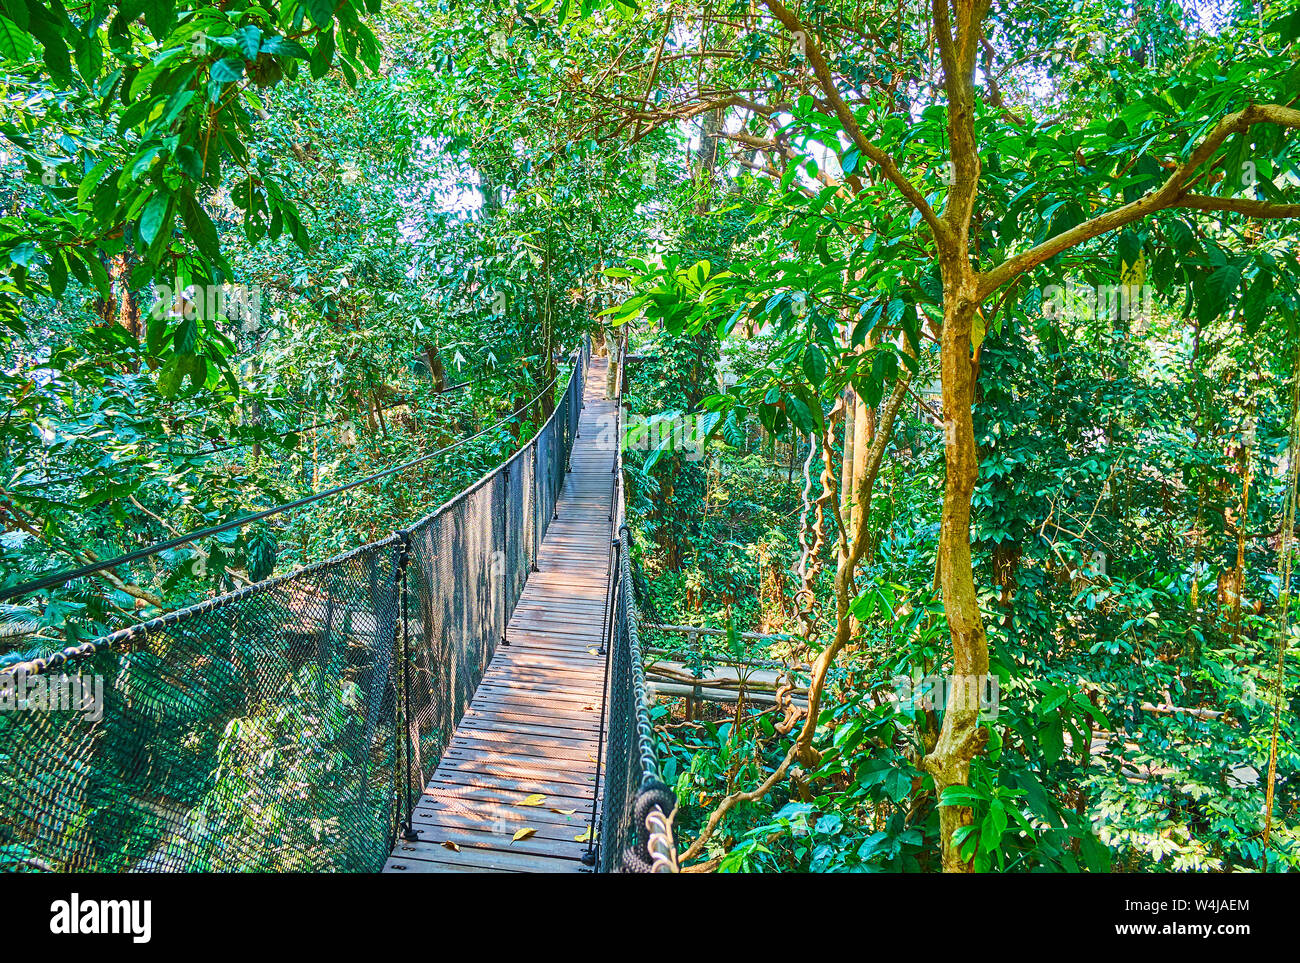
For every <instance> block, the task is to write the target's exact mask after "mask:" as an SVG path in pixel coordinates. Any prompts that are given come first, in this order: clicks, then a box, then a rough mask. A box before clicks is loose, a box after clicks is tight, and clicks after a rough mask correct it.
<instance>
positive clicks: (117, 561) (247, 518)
mask: <svg viewBox="0 0 1300 963" xmlns="http://www.w3.org/2000/svg"><path fill="white" fill-rule="evenodd" d="M559 377H560V376H559V374H558V373H557V374H556V375H555V377H553V378H551V380H550V381H549V382H548V383H547V384H546V386H545V387H543V388H542V390H541V391H540V392H538V393H537V394H536V395H534V396H533V397H532V398H531V399H530V400H528V401H526V402H525V403H524V404H522V405H520V406H519V407H518V408H516V409H515V410H514V411H512V412H511V413H510V414H508V415H506V416H505V417H504V418H502V419H500V420H499V421H497V422H495V423H493V424H491V425H489V426H488V427H487V428H484V429H482V430H480V431H478V432H475V433H474V434H472V435H469V436H467V437H465V438H461V439H459V440H458V441H456V442H454V443H452V444H450V445H447V446H446V447H444V448H440V449H438V450H437V451H433V452H429V453H428V454H427V455H421V456H420V457H418V458H413V459H411V460H410V461H406V462H403V463H402V464H400V465H394V466H393V467H391V468H386V469H384V470H383V471H378V472H374V473H373V474H370V475H367V476H365V477H364V478H358V479H356V480H354V481H350V482H346V483H344V484H342V485H336V486H335V487H333V488H330V489H327V490H325V491H323V492H316V493H315V494H312V495H306V496H304V497H302V498H298V499H295V500H294V501H291V502H286V503H284V504H282V505H276V506H274V507H272V508H267V509H263V510H261V511H258V512H253V513H251V514H249V515H244V516H241V517H239V518H234V519H231V520H230V521H228V522H221V523H220V524H218V525H212V526H209V527H207V528H202V529H199V530H197V531H194V532H189V533H187V534H184V535H178V536H176V537H175V538H170V539H167V540H166V541H163V542H156V543H155V544H153V545H148V546H145V547H144V548H139V549H135V550H134V551H131V552H126V553H124V554H122V555H118V556H116V557H114V558H110V559H103V560H101V561H98V562H93V563H91V564H89V565H83V566H81V567H79V568H75V569H68V570H67V571H64V572H55V573H54V574H52V575H46V576H43V577H41V578H38V579H33V580H32V581H30V582H24V583H22V584H21V585H17V586H14V587H12V588H7V589H4V590H2V591H0V602H7V601H9V600H10V599H15V598H20V597H22V596H24V595H30V594H32V593H33V592H40V591H43V590H44V589H47V588H55V587H57V586H59V585H63V584H64V583H66V582H70V581H72V580H73V579H78V578H85V577H86V576H88V575H94V574H96V573H98V572H103V571H105V570H107V569H110V568H116V567H117V566H119V565H126V564H128V563H129V562H138V561H140V560H141V559H145V558H150V557H151V556H154V555H157V554H159V553H161V552H165V551H168V550H170V549H173V548H178V547H180V546H181V545H186V544H188V543H190V542H195V541H198V540H199V539H203V538H210V537H211V536H213V535H220V534H222V533H224V532H228V531H231V530H232V529H236V528H242V527H243V526H245V525H249V524H251V523H253V522H258V521H262V520H263V519H266V518H271V517H272V516H275V515H280V514H283V513H285V512H289V511H293V510H295V509H298V508H303V507H305V506H307V505H311V504H313V503H314V502H318V501H321V500H323V499H325V498H330V497H332V496H334V495H340V494H342V493H343V492H347V491H351V490H352V489H354V488H360V487H361V486H362V485H369V484H371V483H372V482H376V481H379V480H380V479H383V478H388V477H390V476H392V475H395V474H398V473H399V472H403V471H406V470H407V469H410V468H414V467H415V466H416V465H421V464H424V463H425V462H427V461H431V460H432V459H434V458H438V457H441V456H442V455H445V454H447V453H448V452H451V451H455V450H456V449H457V448H460V447H461V446H462V445H466V444H468V443H469V442H471V441H475V440H477V439H479V438H482V437H483V436H484V435H487V434H489V433H491V432H493V431H496V430H497V429H498V428H500V427H502V426H503V425H506V424H508V423H509V422H510V421H512V420H513V419H515V418H517V417H519V415H520V414H521V413H523V412H524V411H526V410H527V409H528V408H530V407H531V406H532V405H534V404H536V403H537V402H538V401H539V400H540V399H541V398H542V397H543V395H545V394H546V392H547V391H549V390H550V389H551V388H552V387H554V385H555V382H556V381H558V380H559ZM489 474H490V473H489Z"/></svg>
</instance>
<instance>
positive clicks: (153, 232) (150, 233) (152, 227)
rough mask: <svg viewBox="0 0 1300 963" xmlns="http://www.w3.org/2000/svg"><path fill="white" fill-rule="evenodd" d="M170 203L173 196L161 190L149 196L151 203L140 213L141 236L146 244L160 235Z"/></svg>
mask: <svg viewBox="0 0 1300 963" xmlns="http://www.w3.org/2000/svg"><path fill="white" fill-rule="evenodd" d="M170 204H171V198H170V197H169V196H168V195H166V194H164V193H162V192H161V191H159V192H158V193H155V194H154V196H153V197H151V198H149V203H148V204H146V205H145V206H144V211H143V212H142V213H141V214H140V236H141V237H142V238H144V242H145V244H152V243H153V239H154V238H155V237H157V236H158V228H159V227H161V226H162V223H163V221H164V220H166V218H167V208H168V206H169V205H170Z"/></svg>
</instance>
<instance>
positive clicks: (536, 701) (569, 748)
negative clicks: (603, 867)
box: [384, 358, 615, 873]
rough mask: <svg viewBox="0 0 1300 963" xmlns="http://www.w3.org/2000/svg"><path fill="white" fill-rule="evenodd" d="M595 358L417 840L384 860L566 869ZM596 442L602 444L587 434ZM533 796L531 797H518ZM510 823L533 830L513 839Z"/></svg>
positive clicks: (453, 869)
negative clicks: (518, 591) (566, 454)
mask: <svg viewBox="0 0 1300 963" xmlns="http://www.w3.org/2000/svg"><path fill="white" fill-rule="evenodd" d="M606 366H607V362H606V361H605V359H603V358H592V359H591V364H590V367H589V368H588V371H587V385H586V398H585V401H586V407H585V408H584V410H583V412H582V418H581V423H580V425H579V429H578V438H577V441H576V442H575V443H574V447H573V454H572V457H571V459H570V465H571V467H572V469H573V471H572V472H571V473H570V474H568V475H567V476H566V477H565V483H564V489H563V491H562V492H561V494H560V499H559V502H558V510H559V517H558V518H556V519H555V520H554V521H553V522H551V527H550V528H549V529H548V530H547V532H546V537H545V538H544V539H543V540H542V544H541V547H540V549H539V551H538V571H537V572H534V573H533V574H532V575H530V576H529V578H528V584H527V585H526V586H525V587H524V591H523V595H522V596H521V597H520V599H519V604H518V606H516V608H515V611H514V614H513V616H512V617H511V619H510V626H509V629H508V630H507V633H506V638H507V639H508V640H509V643H510V644H509V645H508V646H504V647H500V648H498V649H497V653H496V657H495V658H494V659H493V660H492V664H491V665H489V666H488V671H487V674H486V675H485V676H484V678H483V682H482V683H481V684H480V685H479V687H478V690H477V692H475V694H474V701H473V702H472V703H471V704H470V707H469V709H468V710H466V712H465V718H464V719H463V720H462V721H461V724H460V726H459V727H458V728H457V729H456V734H455V736H454V737H453V738H452V741H451V745H450V746H449V747H448V749H447V752H446V754H445V755H444V756H443V759H442V762H441V764H440V765H439V766H438V769H437V771H436V772H435V773H434V774H433V777H432V779H430V781H429V785H428V786H427V787H426V788H425V790H424V795H423V797H422V798H421V800H420V801H419V802H418V803H417V804H416V808H415V817H414V820H413V823H414V828H415V829H416V831H417V832H418V833H419V834H420V841H419V842H406V841H403V840H400V839H399V840H398V841H397V845H396V847H395V848H394V850H393V854H392V856H391V857H390V858H389V860H388V862H387V864H386V865H385V867H384V872H386V873H399V872H400V873H464V872H469V873H482V872H487V873H491V872H515V873H521V872H522V873H576V872H582V871H583V870H584V869H585V867H584V866H583V865H582V863H581V859H582V855H583V853H584V852H586V850H587V843H586V841H585V840H586V838H587V836H586V834H587V828H588V826H589V825H590V820H591V807H592V797H593V796H594V795H595V793H596V791H597V772H596V768H597V767H596V755H597V741H598V736H599V732H600V721H601V720H600V713H601V695H602V693H601V689H602V685H603V682H604V671H605V658H604V656H602V655H600V654H599V651H598V650H599V648H600V641H601V635H602V632H603V630H604V617H605V604H606V596H605V593H606V590H607V588H608V579H609V538H610V522H609V512H610V503H611V501H612V499H613V497H614V492H613V489H614V476H613V469H614V456H615V450H614V446H613V444H612V435H613V432H612V431H609V432H607V434H608V435H609V436H610V437H609V438H602V437H601V428H602V427H603V426H604V424H606V423H608V421H609V420H611V419H612V418H613V417H614V408H615V402H613V401H606V400H605V397H604V395H605V374H606ZM602 442H603V445H602V444H601V443H602ZM530 796H542V797H544V798H543V799H541V801H540V804H539V805H529V806H525V805H521V804H522V803H523V801H524V800H526V799H528V798H529V797H530ZM521 829H532V830H534V832H533V834H532V835H530V836H528V837H527V838H525V839H520V840H518V841H516V840H515V839H514V837H515V834H516V833H517V832H518V831H519V830H521Z"/></svg>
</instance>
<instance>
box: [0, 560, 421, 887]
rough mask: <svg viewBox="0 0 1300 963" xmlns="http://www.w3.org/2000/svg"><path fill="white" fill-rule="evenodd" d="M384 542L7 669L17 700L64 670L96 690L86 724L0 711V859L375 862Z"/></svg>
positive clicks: (139, 866) (388, 720)
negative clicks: (97, 698) (96, 703)
mask: <svg viewBox="0 0 1300 963" xmlns="http://www.w3.org/2000/svg"><path fill="white" fill-rule="evenodd" d="M398 547H399V539H398V538H397V537H396V536H393V537H390V538H388V539H385V540H384V541H382V542H379V543H377V544H374V545H369V546H366V547H364V548H361V549H358V550H356V551H354V552H350V553H348V554H346V555H343V556H340V557H339V558H336V559H332V560H330V561H328V562H324V563H321V564H319V565H315V566H312V567H311V568H308V569H304V570H302V571H300V572H298V573H295V574H293V575H290V576H285V577H282V578H277V579H272V580H270V581H268V582H264V583H261V584H260V585H257V586H254V587H252V588H250V589H245V590H243V591H240V592H236V593H233V594H231V595H227V596H223V597H221V598H218V599H214V600H212V601H211V602H207V603H204V604H202V605H198V606H195V607H194V608H192V609H189V610H185V611H181V612H177V613H173V614H171V615H168V616H165V617H163V618H160V619H156V620H154V621H152V622H148V623H145V624H144V625H140V626H136V627H134V628H131V629H126V630H123V631H121V632H117V633H115V634H113V635H111V636H108V637H106V638H104V639H100V640H98V641H96V642H93V643H90V644H88V645H86V646H82V647H80V648H79V649H77V650H72V651H71V652H70V653H68V654H61V655H59V656H56V657H54V658H53V659H50V660H42V661H40V662H37V663H28V664H27V666H26V667H25V668H24V667H18V668H17V669H14V670H9V671H7V672H6V676H7V677H8V684H9V685H10V686H12V687H13V689H14V690H15V691H16V689H17V687H18V686H20V685H21V686H23V687H24V688H25V689H27V692H28V695H29V696H30V694H31V688H30V687H33V686H38V685H39V686H41V687H44V688H45V689H47V690H48V688H49V686H50V685H51V684H53V683H55V682H57V681H59V680H63V679H84V680H87V681H88V682H89V683H91V685H92V691H93V686H95V685H99V686H102V693H103V703H102V708H103V717H102V719H100V720H99V721H93V718H92V717H88V715H87V714H86V713H85V712H83V711H77V710H76V709H75V708H74V709H72V710H71V711H69V710H68V709H66V708H65V709H64V710H61V711H55V710H53V709H52V708H49V707H46V708H41V707H40V706H35V707H33V706H30V705H29V706H27V707H26V708H20V707H15V708H14V709H11V710H10V711H6V712H3V713H0V869H6V870H11V871H12V870H19V871H21V870H38V871H39V870H53V871H74V870H96V871H101V872H113V871H118V872H122V871H151V870H155V871H242V870H262V871H276V872H286V871H323V870H372V869H377V868H378V867H380V866H382V865H383V861H384V858H385V857H386V856H387V854H388V851H389V848H390V842H391V836H392V826H393V824H394V818H395V801H396V792H395V790H396V786H395V777H396V770H395V768H394V762H395V752H394V747H395V745H396V738H395V735H396V715H395V711H396V700H395V698H394V688H393V685H392V678H393V672H392V664H393V656H394V651H395V649H394V640H395V631H396V627H397V619H398V610H397V598H398V595H397V588H398V586H397V580H396V578H397V573H398V568H397V553H398ZM38 680H39V682H38ZM91 715H92V716H93V713H92V714H91Z"/></svg>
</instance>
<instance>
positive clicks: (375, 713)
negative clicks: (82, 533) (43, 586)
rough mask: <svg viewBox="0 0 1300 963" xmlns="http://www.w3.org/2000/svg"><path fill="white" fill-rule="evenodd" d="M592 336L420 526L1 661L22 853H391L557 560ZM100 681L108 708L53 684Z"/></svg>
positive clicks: (93, 863)
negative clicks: (32, 657)
mask: <svg viewBox="0 0 1300 963" xmlns="http://www.w3.org/2000/svg"><path fill="white" fill-rule="evenodd" d="M587 357H588V352H587V349H586V348H585V346H584V348H583V350H581V351H580V352H579V353H578V359H577V361H576V364H575V366H574V370H573V374H572V376H571V377H570V379H569V384H568V387H567V388H566V390H565V392H564V393H563V395H562V396H561V398H560V401H559V403H558V404H557V406H556V410H555V413H554V415H553V416H552V417H551V418H550V419H549V420H548V422H547V423H546V425H545V426H544V427H543V428H542V430H541V431H540V432H539V433H538V435H537V436H536V437H535V438H534V439H532V440H531V441H530V442H529V443H528V444H527V445H526V446H525V447H524V448H523V450H521V451H520V452H519V453H518V454H517V455H515V456H514V457H513V458H512V459H510V461H508V462H507V463H506V464H505V465H503V466H502V467H501V468H499V469H498V470H497V471H495V472H494V473H492V474H491V475H489V476H487V477H486V478H484V479H483V480H481V481H480V482H479V483H478V484H476V485H475V486H473V487H472V488H471V489H469V490H468V491H466V492H465V493H463V494H462V495H461V496H459V497H458V498H456V499H455V500H453V501H452V502H450V503H448V504H447V505H445V506H443V507H442V508H441V509H439V510H438V511H437V512H435V513H434V514H433V515H431V516H429V517H428V518H426V519H423V520H421V521H420V522H417V523H416V524H415V525H414V526H412V528H411V529H410V530H409V531H404V532H399V533H396V534H394V535H392V536H390V537H389V538H386V539H384V540H383V541H381V542H377V543H374V544H372V545H367V546H364V547H362V548H360V549H357V550H355V551H353V552H349V553H347V554H346V555H342V556H339V557H337V558H334V559H331V560H329V561H326V562H322V563H319V564H317V565H313V566H310V567H308V568H306V569H303V570H301V571H299V572H296V573H293V574H291V575H287V576H282V577H279V578H275V579H270V580H268V581H266V582H262V583H259V584H258V585H255V586H252V587H250V588H247V589H243V590H241V591H238V592H234V593H231V594H228V595H225V596H222V597H220V598H217V599H213V600H211V601H209V602H204V603H202V604H200V605H196V606H193V607H191V608H189V609H185V610H182V611H178V612H174V613H170V614H168V615H166V616H164V617H162V618H159V619H155V620H153V621H151V622H148V623H145V624H142V625H138V626H134V627H132V628H130V629H125V630H123V631H121V632H117V633H114V634H113V635H110V636H107V637H105V638H102V639H98V640H96V641H94V642H91V643H88V644H86V645H83V646H79V647H77V648H75V649H70V650H67V651H65V652H62V653H59V654H58V655H56V656H53V657H51V658H50V659H44V660H37V661H36V662H32V663H25V664H22V665H18V666H10V667H7V668H6V669H4V670H3V671H0V699H4V698H6V694H8V695H7V697H8V698H9V699H10V702H12V703H13V704H12V705H10V704H5V705H4V706H3V707H2V708H3V711H0V870H7V871H77V870H93V871H101V872H121V871H271V872H291V871H373V870H378V869H380V868H381V867H382V866H383V863H384V860H385V859H386V858H387V856H388V854H389V853H390V852H391V849H392V844H393V839H394V836H395V833H396V830H397V827H398V826H399V825H401V824H402V823H403V822H406V821H407V820H409V818H410V809H411V806H412V805H413V801H414V800H415V799H417V798H418V796H419V792H420V790H421V789H422V788H423V785H424V782H425V780H426V779H427V778H428V775H429V774H430V772H431V771H432V769H433V768H434V767H435V766H436V765H437V763H438V761H439V759H440V758H441V756H442V753H443V751H444V749H445V748H446V745H447V742H448V741H449V740H450V736H451V733H452V731H453V730H454V728H455V726H456V725H457V724H458V722H459V721H460V718H461V716H462V715H463V713H464V710H465V707H466V706H467V705H468V703H469V701H470V699H471V698H472V696H473V693H474V691H475V689H476V688H477V686H478V683H479V681H480V680H481V679H482V676H483V673H484V671H485V669H486V667H487V665H488V663H489V662H490V661H491V658H492V655H493V653H494V651H495V648H496V646H497V644H499V643H500V641H501V639H502V635H503V633H504V632H505V628H506V625H507V624H508V622H509V618H510V613H511V612H512V611H513V609H514V606H515V604H516V602H517V601H518V599H519V596H520V593H521V592H522V590H523V585H524V582H525V580H526V579H527V577H528V572H529V570H530V569H531V568H532V567H533V563H534V561H535V560H536V553H537V546H538V545H539V544H540V541H541V537H542V535H543V534H544V533H545V530H546V526H547V525H548V524H549V522H550V520H551V518H552V517H553V514H554V510H555V501H556V499H557V498H558V496H559V492H560V489H561V487H562V485H563V481H564V473H565V465H566V462H567V459H568V456H569V451H570V449H571V446H572V443H573V439H574V437H575V434H576V428H577V424H578V414H579V409H580V408H581V399H582V390H583V372H584V370H585V364H586V361H587ZM403 670H405V671H403ZM83 681H84V682H87V683H89V685H90V688H89V690H88V691H89V692H90V693H92V694H93V693H95V692H96V691H99V692H102V704H99V705H98V707H96V706H95V705H91V706H85V707H83V706H80V705H79V704H75V702H74V703H72V704H68V705H64V706H63V707H62V708H58V707H51V706H50V705H49V704H48V699H47V698H46V694H47V693H48V692H49V691H51V689H52V688H53V689H55V690H58V691H62V692H73V691H75V693H76V694H78V695H81V694H83V689H82V682H83ZM72 686H75V687H76V688H75V690H74V689H72V688H71V687H72ZM87 710H89V711H87Z"/></svg>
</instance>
